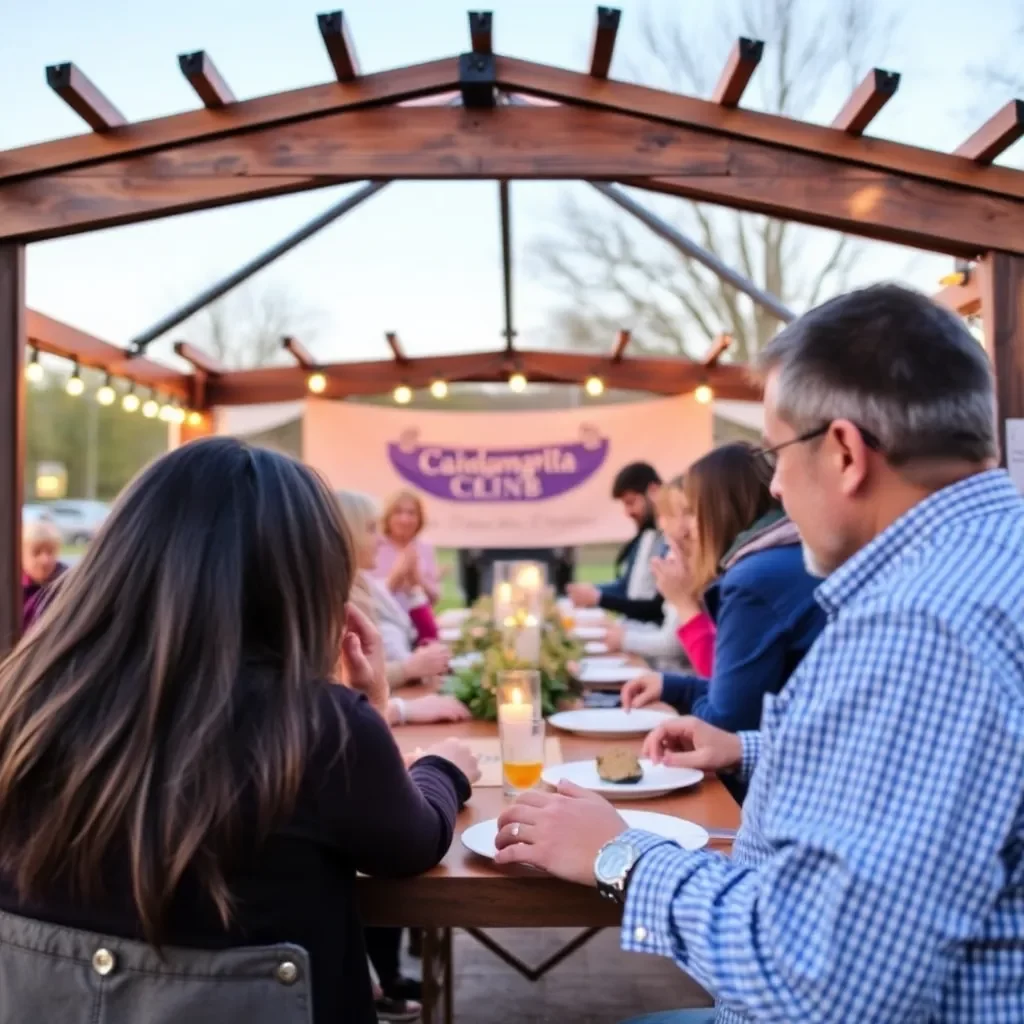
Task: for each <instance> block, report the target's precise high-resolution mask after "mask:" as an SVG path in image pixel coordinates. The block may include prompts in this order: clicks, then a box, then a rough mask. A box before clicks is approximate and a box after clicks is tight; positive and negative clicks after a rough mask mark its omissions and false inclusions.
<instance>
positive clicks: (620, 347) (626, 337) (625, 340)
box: [612, 329, 633, 363]
mask: <svg viewBox="0 0 1024 1024" xmlns="http://www.w3.org/2000/svg"><path fill="white" fill-rule="evenodd" d="M632 338H633V334H632V332H631V331H627V330H625V329H623V330H621V331H619V336H618V337H617V338H616V339H615V350H614V351H613V352H612V362H613V363H621V362H622V357H623V356H624V355H625V354H626V346H627V345H628V344H629V343H630V341H631V340H632Z"/></svg>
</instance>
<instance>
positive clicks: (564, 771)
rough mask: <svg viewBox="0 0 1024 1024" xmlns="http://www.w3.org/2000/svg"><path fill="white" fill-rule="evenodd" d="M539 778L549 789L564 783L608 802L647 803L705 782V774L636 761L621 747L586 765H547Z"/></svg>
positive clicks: (635, 757) (572, 763) (689, 769)
mask: <svg viewBox="0 0 1024 1024" xmlns="http://www.w3.org/2000/svg"><path fill="white" fill-rule="evenodd" d="M541 778H542V779H543V780H544V781H545V782H546V783H547V784H548V785H549V786H557V785H558V783H559V782H561V781H562V779H566V780H567V781H569V782H574V783H576V785H577V786H582V787H583V788H584V789H592V790H593V791H594V792H595V793H600V794H601V795H602V796H606V797H608V799H610V800H650V799H653V798H654V797H656V796H664V795H665V794H666V793H672V792H674V791H675V790H677V789H687V788H688V787H689V786H696V785H697V783H698V782H700V781H701V779H703V778H704V773H703V772H699V771H697V769H696V768H672V767H669V766H668V765H665V764H655V763H654V762H653V761H648V760H647V759H646V758H638V757H637V756H636V754H634V753H633V752H632V751H631V750H627V749H625V748H624V747H612V748H611V749H610V750H606V751H605V752H604V753H603V754H600V755H599V756H598V757H596V758H590V759H589V760H587V761H570V762H568V763H567V764H552V765H549V766H548V767H547V768H545V769H544V772H543V774H542V775H541Z"/></svg>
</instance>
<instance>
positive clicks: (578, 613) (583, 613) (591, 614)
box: [569, 608, 607, 626]
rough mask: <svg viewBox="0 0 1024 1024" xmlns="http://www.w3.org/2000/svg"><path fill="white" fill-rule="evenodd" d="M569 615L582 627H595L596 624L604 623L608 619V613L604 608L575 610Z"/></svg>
mask: <svg viewBox="0 0 1024 1024" xmlns="http://www.w3.org/2000/svg"><path fill="white" fill-rule="evenodd" d="M569 614H570V615H571V616H572V617H573V618H574V619H575V620H576V622H577V623H578V624H579V625H581V626H583V625H590V626H593V625H595V624H596V623H599V622H604V620H605V618H606V617H607V612H605V610H604V609H603V608H573V609H572V611H571V612H569Z"/></svg>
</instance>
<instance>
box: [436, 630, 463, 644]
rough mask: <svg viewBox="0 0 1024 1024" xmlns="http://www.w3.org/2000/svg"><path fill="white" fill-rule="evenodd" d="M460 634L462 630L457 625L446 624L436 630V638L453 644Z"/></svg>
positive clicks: (444, 642)
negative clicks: (446, 625)
mask: <svg viewBox="0 0 1024 1024" xmlns="http://www.w3.org/2000/svg"><path fill="white" fill-rule="evenodd" d="M460 636H462V630H461V629H459V628H458V627H457V626H448V627H447V628H445V629H439V630H438V631H437V638H438V639H439V640H440V641H441V643H443V644H453V643H455V641H456V640H458V639H459V637H460Z"/></svg>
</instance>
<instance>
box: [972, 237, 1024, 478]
mask: <svg viewBox="0 0 1024 1024" xmlns="http://www.w3.org/2000/svg"><path fill="white" fill-rule="evenodd" d="M977 272H978V274H979V276H980V278H981V315H982V322H983V324H984V330H985V346H986V348H987V349H988V353H989V357H990V358H991V360H992V367H993V369H994V371H995V379H996V380H995V383H996V406H997V423H998V433H997V437H998V440H999V448H1000V464H1001V465H1003V466H1006V463H1007V447H1008V438H1007V431H1006V423H1007V420H1011V419H1022V418H1024V258H1022V257H1020V256H1010V255H1007V254H1006V253H1002V252H993V253H989V254H988V255H987V256H986V257H985V258H984V259H982V260H980V261H979V263H978V266H977Z"/></svg>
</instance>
